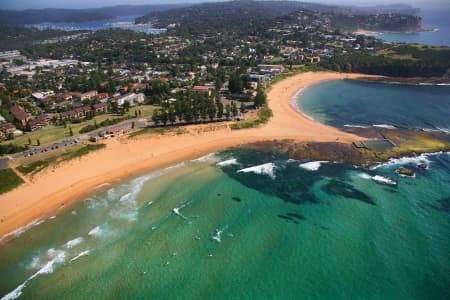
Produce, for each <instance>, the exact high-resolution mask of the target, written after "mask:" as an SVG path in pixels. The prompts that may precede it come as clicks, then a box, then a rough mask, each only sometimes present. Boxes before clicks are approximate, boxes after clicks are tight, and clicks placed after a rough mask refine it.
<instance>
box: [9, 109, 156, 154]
mask: <svg viewBox="0 0 450 300" xmlns="http://www.w3.org/2000/svg"><path fill="white" fill-rule="evenodd" d="M154 109H155V107H154V106H151V105H142V106H138V107H135V108H130V112H129V113H128V114H129V115H130V116H134V115H135V111H136V110H140V111H141V116H140V118H145V117H149V116H151V115H152V113H153V110H154ZM122 117H123V116H117V115H111V114H104V115H98V116H96V117H94V118H93V119H92V120H88V121H84V122H81V123H75V124H71V123H67V128H64V127H63V126H53V125H50V126H47V127H44V128H41V129H39V130H36V131H34V132H27V133H25V134H24V135H22V136H19V137H16V138H15V139H14V140H12V141H8V142H5V143H13V144H16V145H26V144H28V138H30V139H31V143H32V145H33V146H36V145H37V140H39V141H40V143H41V146H47V145H51V144H52V143H54V142H56V141H59V140H62V139H65V138H69V137H70V135H69V127H71V128H72V132H73V136H74V137H76V136H78V135H79V131H80V129H81V128H83V127H85V126H86V125H89V124H94V122H97V124H99V123H100V122H102V121H104V120H106V119H108V118H109V119H115V118H122Z"/></svg>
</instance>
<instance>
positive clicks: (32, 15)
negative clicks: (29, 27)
mask: <svg viewBox="0 0 450 300" xmlns="http://www.w3.org/2000/svg"><path fill="white" fill-rule="evenodd" d="M183 6H184V5H182V4H158V5H157V4H155V5H118V6H107V7H101V8H95V9H59V8H46V9H28V10H22V11H17V10H1V9H0V24H8V25H23V24H38V23H43V22H55V23H58V22H85V21H97V20H106V19H113V18H115V17H118V16H128V15H144V14H147V13H151V12H159V11H164V10H168V9H175V8H180V7H183Z"/></svg>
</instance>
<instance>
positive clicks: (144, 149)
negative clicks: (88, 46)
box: [0, 72, 367, 236]
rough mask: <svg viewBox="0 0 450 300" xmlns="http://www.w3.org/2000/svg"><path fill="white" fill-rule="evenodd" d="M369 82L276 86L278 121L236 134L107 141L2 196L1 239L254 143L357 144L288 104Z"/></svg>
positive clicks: (193, 132) (273, 102) (309, 77)
mask: <svg viewBox="0 0 450 300" xmlns="http://www.w3.org/2000/svg"><path fill="white" fill-rule="evenodd" d="M362 76H364V77H367V75H361V74H340V73H331V72H316V73H302V74H299V75H295V76H292V77H290V78H287V79H285V80H282V81H280V82H279V83H277V84H275V85H274V86H273V87H272V88H271V90H270V91H269V92H268V98H269V106H270V107H271V109H272V110H273V113H274V116H273V118H272V119H271V120H270V122H269V123H268V124H266V125H264V126H262V127H260V128H253V129H245V130H237V131H231V130H230V129H229V128H228V127H226V126H217V128H218V129H217V130H214V131H209V130H204V129H205V128H207V127H209V126H211V125H196V126H190V127H187V128H186V129H187V132H188V133H186V134H182V135H172V136H167V135H163V136H150V135H149V136H141V137H139V138H135V139H122V140H108V141H107V142H106V144H107V147H106V148H105V149H103V150H99V151H96V152H94V153H91V154H89V155H87V156H85V157H82V158H80V159H77V160H74V161H71V162H68V163H63V164H61V165H59V166H57V167H56V168H54V169H48V170H46V171H43V172H41V173H39V174H38V175H37V176H35V177H34V178H33V181H32V182H28V183H25V184H23V185H22V186H21V187H19V188H17V189H15V190H13V191H11V192H9V193H6V194H3V195H1V196H0V236H4V235H6V234H7V233H10V232H12V231H13V230H16V229H17V228H20V227H22V226H24V225H26V224H28V223H30V222H32V221H33V220H36V219H39V218H43V217H46V216H48V215H50V214H53V213H55V211H57V210H58V209H60V208H62V207H64V206H67V205H68V204H69V203H71V202H73V201H77V200H79V199H82V198H83V197H85V196H86V195H88V194H89V193H92V192H93V190H95V188H96V187H98V186H99V185H101V184H104V183H106V182H109V183H112V182H114V181H117V180H120V179H124V178H126V177H127V176H130V175H132V174H136V173H138V172H143V171H149V170H152V169H156V168H161V167H163V166H166V165H169V164H173V163H176V162H178V161H183V160H187V159H192V158H195V157H199V156H202V155H205V154H207V153H210V152H214V151H218V150H221V149H224V148H227V147H231V146H237V145H240V144H245V143H249V142H255V141H263V140H274V139H285V138H289V139H296V140H299V141H336V140H338V141H340V142H352V141H355V140H359V139H360V138H359V137H358V136H355V135H352V134H348V133H345V132H342V131H339V130H338V129H336V128H332V127H329V126H326V125H323V124H320V123H318V122H315V121H313V120H311V119H308V118H307V117H305V116H304V115H302V114H301V113H299V112H297V111H296V110H295V109H294V108H293V107H291V105H290V104H289V100H290V99H291V98H292V97H293V96H294V95H295V94H296V93H297V91H299V90H300V89H302V88H305V87H306V86H308V85H311V84H315V83H318V82H320V81H323V80H333V79H344V78H360V77H362Z"/></svg>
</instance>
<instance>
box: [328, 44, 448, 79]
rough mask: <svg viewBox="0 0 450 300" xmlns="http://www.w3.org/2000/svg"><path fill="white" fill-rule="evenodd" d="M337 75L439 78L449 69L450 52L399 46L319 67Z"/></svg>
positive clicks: (345, 57) (344, 56)
mask: <svg viewBox="0 0 450 300" xmlns="http://www.w3.org/2000/svg"><path fill="white" fill-rule="evenodd" d="M320 64H321V66H323V67H324V68H328V69H331V70H334V71H338V72H356V73H365V74H378V75H386V76H395V77H419V76H422V77H432V76H436V77H440V76H443V75H445V74H446V73H447V71H448V69H449V68H450V49H449V48H438V47H427V46H416V45H399V46H393V47H390V48H387V49H383V50H381V51H378V52H375V53H373V52H370V51H357V52H355V51H353V52H349V53H347V54H342V55H337V56H335V57H333V58H331V59H330V60H329V61H323V62H321V63H320Z"/></svg>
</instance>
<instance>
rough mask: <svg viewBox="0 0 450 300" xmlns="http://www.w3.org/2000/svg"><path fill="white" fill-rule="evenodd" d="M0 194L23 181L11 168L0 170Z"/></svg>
mask: <svg viewBox="0 0 450 300" xmlns="http://www.w3.org/2000/svg"><path fill="white" fill-rule="evenodd" d="M0 183H1V184H0V194H3V193H6V192H9V191H11V190H13V189H15V188H16V187H18V186H19V185H21V184H22V183H23V180H22V178H20V177H19V176H17V175H16V173H14V171H13V170H11V169H4V170H0Z"/></svg>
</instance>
